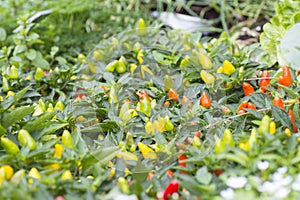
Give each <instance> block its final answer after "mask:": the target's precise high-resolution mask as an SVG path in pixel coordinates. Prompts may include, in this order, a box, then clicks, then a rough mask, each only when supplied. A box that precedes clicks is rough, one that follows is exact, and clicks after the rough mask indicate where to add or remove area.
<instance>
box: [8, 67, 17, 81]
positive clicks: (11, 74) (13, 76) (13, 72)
mask: <svg viewBox="0 0 300 200" xmlns="http://www.w3.org/2000/svg"><path fill="white" fill-rule="evenodd" d="M9 78H10V79H18V78H19V72H18V70H17V68H16V67H15V66H14V65H13V66H11V68H10V70H9Z"/></svg>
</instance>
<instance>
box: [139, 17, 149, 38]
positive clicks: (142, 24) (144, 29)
mask: <svg viewBox="0 0 300 200" xmlns="http://www.w3.org/2000/svg"><path fill="white" fill-rule="evenodd" d="M137 32H138V34H139V35H141V36H144V35H146V34H147V27H146V23H145V21H144V19H142V18H140V19H139V21H138V23H137Z"/></svg>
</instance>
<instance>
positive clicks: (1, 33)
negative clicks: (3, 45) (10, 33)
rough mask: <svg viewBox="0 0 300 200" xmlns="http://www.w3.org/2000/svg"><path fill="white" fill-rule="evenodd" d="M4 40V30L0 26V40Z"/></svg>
mask: <svg viewBox="0 0 300 200" xmlns="http://www.w3.org/2000/svg"><path fill="white" fill-rule="evenodd" d="M4 40H6V31H5V29H4V28H2V27H0V41H4Z"/></svg>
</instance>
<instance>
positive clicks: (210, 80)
mask: <svg viewBox="0 0 300 200" xmlns="http://www.w3.org/2000/svg"><path fill="white" fill-rule="evenodd" d="M200 76H201V79H202V80H203V81H204V82H205V83H207V84H211V83H214V82H215V77H214V76H213V75H212V74H211V73H209V72H208V71H205V70H201V71H200Z"/></svg>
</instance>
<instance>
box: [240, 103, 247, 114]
mask: <svg viewBox="0 0 300 200" xmlns="http://www.w3.org/2000/svg"><path fill="white" fill-rule="evenodd" d="M245 108H248V101H243V102H242V103H241V104H240V105H239V107H238V114H243V113H246V110H244V109H245Z"/></svg>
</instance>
